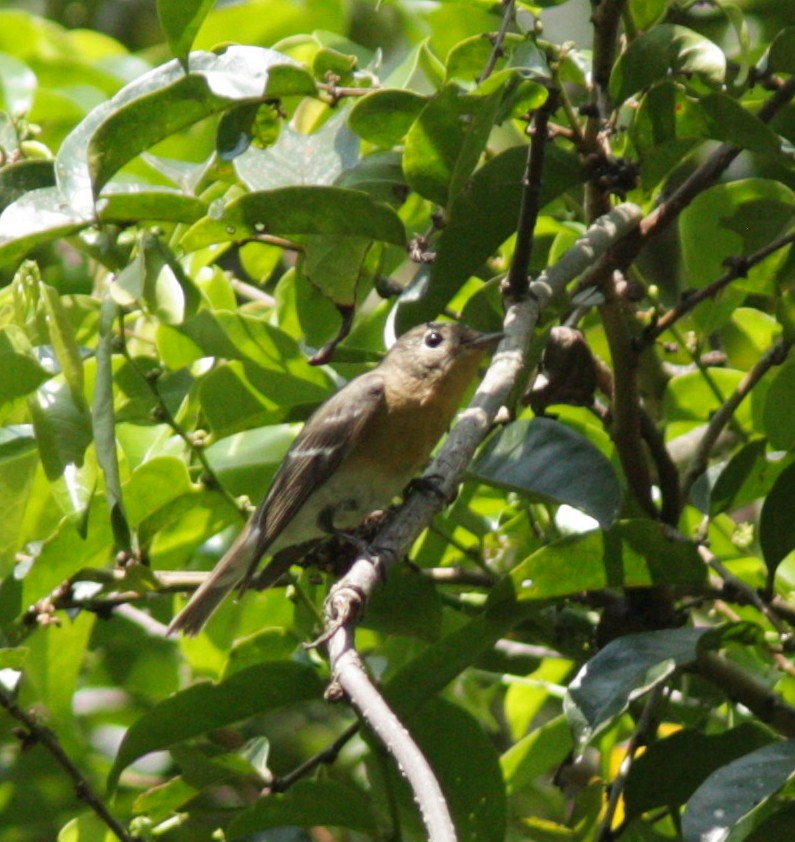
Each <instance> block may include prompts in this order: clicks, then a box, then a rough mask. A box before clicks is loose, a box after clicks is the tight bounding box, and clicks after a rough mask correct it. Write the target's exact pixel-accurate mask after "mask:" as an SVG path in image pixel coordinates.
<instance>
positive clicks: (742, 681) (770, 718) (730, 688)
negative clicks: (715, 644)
mask: <svg viewBox="0 0 795 842" xmlns="http://www.w3.org/2000/svg"><path fill="white" fill-rule="evenodd" d="M695 671H696V672H697V673H698V674H699V675H701V676H702V677H703V678H706V679H707V681H709V682H711V683H712V684H714V685H716V686H717V687H719V688H720V689H721V690H722V691H723V692H724V693H725V694H726V695H727V696H728V697H729V698H730V699H732V700H733V701H735V702H738V703H739V704H741V705H744V706H745V707H747V708H748V710H750V711H751V712H752V713H753V714H754V715H755V716H757V717H759V719H760V720H761V721H762V722H765V723H766V724H767V725H769V726H770V727H771V728H773V729H775V730H776V731H778V732H779V733H780V734H782V735H784V736H785V737H795V708H793V707H792V706H791V705H788V704H787V703H786V702H785V701H784V699H783V698H782V697H781V696H780V695H779V694H778V693H775V692H774V691H773V690H771V689H770V687H768V685H767V684H764V683H763V682H761V681H758V680H757V679H756V678H754V677H753V676H751V675H749V673H747V672H746V671H745V670H744V669H743V668H742V667H740V666H738V665H737V664H735V663H734V662H733V661H730V660H729V659H728V658H725V657H723V656H722V655H719V654H718V653H717V652H712V651H705V652H701V653H700V654H699V656H698V660H697V661H696V664H695Z"/></svg>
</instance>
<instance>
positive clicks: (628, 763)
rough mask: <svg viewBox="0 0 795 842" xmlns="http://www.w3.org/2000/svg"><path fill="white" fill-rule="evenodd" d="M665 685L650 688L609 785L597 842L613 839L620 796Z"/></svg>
mask: <svg viewBox="0 0 795 842" xmlns="http://www.w3.org/2000/svg"><path fill="white" fill-rule="evenodd" d="M665 689H666V688H665V685H664V684H658V685H656V686H655V687H652V689H651V691H650V692H649V695H648V697H647V698H646V701H645V703H644V706H643V712H642V713H641V715H640V718H639V719H638V723H637V725H636V726H635V730H634V731H633V733H632V736H631V737H630V739H629V742H628V743H627V750H626V752H625V754H624V759H623V760H622V761H621V766H620V768H619V770H618V774H617V775H616V777H615V780H613V781H612V783H611V784H610V798H609V800H608V802H607V808H606V810H605V812H604V814H603V816H602V821H601V824H600V826H599V832H598V833H597V835H596V840H597V842H610V840H612V839H613V838H614V837H613V821H614V819H615V815H616V811H617V810H618V805H619V804H620V803H621V796H622V795H623V794H624V787H625V786H626V783H627V778H628V777H629V772H630V770H631V769H632V764H633V763H634V761H635V757H636V756H637V753H638V751H639V750H640V749H641V748H642V747H643V746H645V745H647V744H648V742H649V738H650V736H651V732H652V729H653V727H654V725H655V722H656V720H657V715H658V713H659V709H660V704H661V703H662V701H663V699H664V698H665Z"/></svg>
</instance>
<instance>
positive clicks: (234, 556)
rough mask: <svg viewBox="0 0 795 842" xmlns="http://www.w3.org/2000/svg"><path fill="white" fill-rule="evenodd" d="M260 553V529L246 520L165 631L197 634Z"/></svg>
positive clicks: (247, 574)
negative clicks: (233, 539) (206, 576)
mask: <svg viewBox="0 0 795 842" xmlns="http://www.w3.org/2000/svg"><path fill="white" fill-rule="evenodd" d="M261 555H262V550H261V549H260V547H259V530H258V529H257V528H256V526H253V525H252V523H251V522H249V523H248V524H246V526H245V528H244V529H243V531H242V532H241V533H240V535H238V537H237V539H236V540H235V542H234V544H232V546H231V547H230V548H229V549H228V550H227V552H226V555H224V557H223V558H222V559H221V560H220V561H219V562H218V564H216V566H215V569H214V570H213V571H212V573H210V575H209V577H208V578H207V579H206V580H205V581H204V582H202V584H201V585H200V586H199V588H198V589H197V590H196V593H194V594H193V596H192V597H191V598H190V600H189V601H188V604H187V605H186V606H185V607H184V608H183V609H182V611H180V612H179V614H177V616H176V617H174V619H173V620H172V621H171V624H170V625H169V627H168V630H167V631H166V634H175V633H176V632H182V633H183V634H187V635H191V636H193V635H195V634H198V633H199V632H200V631H201V630H202V628H203V626H204V624H205V623H206V622H207V620H209V619H210V615H211V614H212V613H213V612H214V611H215V609H216V608H217V607H218V606H219V605H220V604H221V602H222V601H223V600H224V597H226V595H227V594H228V593H229V592H230V591H231V590H232V589H233V588H234V587H235V586H236V585H238V584H240V583H241V582H242V581H244V580H245V579H246V578H247V577H248V576H249V572H250V570H251V569H252V567H253V566H254V565H255V564H256V563H257V561H259V557H260V556H261Z"/></svg>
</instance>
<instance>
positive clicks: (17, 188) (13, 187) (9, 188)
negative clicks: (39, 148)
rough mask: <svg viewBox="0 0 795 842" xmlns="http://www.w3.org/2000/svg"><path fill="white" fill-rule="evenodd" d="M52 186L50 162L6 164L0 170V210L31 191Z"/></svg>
mask: <svg viewBox="0 0 795 842" xmlns="http://www.w3.org/2000/svg"><path fill="white" fill-rule="evenodd" d="M0 147H2V142H0ZM53 186H55V173H54V171H53V163H52V161H35V160H28V161H24V160H23V161H17V162H16V163H15V164H7V165H6V166H4V167H2V168H0V210H3V209H4V208H6V207H8V205H10V204H11V202H15V201H16V200H17V199H19V198H20V196H24V195H25V193H29V192H30V191H31V190H38V189H39V188H41V187H53Z"/></svg>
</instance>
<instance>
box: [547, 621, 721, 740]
mask: <svg viewBox="0 0 795 842" xmlns="http://www.w3.org/2000/svg"><path fill="white" fill-rule="evenodd" d="M704 631H705V630H704V629H665V630H663V631H653V632H642V633H640V634H629V635H626V636H624V637H621V638H618V639H617V640H613V641H611V642H610V643H608V644H607V646H605V647H604V649H601V650H600V651H599V652H598V653H597V654H596V655H594V657H593V658H591V660H590V661H588V663H587V664H586V665H585V666H584V667H583V668H582V669H581V670H580V671H579V672H578V673H577V675H576V677H575V678H574V680H573V681H572V682H571V684H570V685H569V689H568V692H567V695H566V699H565V701H564V710H565V712H566V716H567V717H568V718H569V722H570V723H571V726H572V728H573V729H574V733H575V736H576V739H577V743H578V745H579V746H580V748H583V747H584V746H585V745H587V744H588V743H589V742H590V741H591V739H592V738H593V737H594V736H595V735H596V734H597V733H598V732H599V731H600V730H601V729H602V728H604V727H605V726H607V725H609V724H610V723H611V722H613V721H614V720H615V719H616V718H617V717H619V716H620V715H621V714H622V713H623V712H624V711H625V710H626V708H627V705H628V704H629V703H630V702H631V701H632V700H633V699H637V698H638V697H640V696H642V695H644V694H645V693H648V691H649V690H651V689H652V688H653V687H656V686H657V685H659V684H661V683H663V682H665V681H667V680H668V678H670V676H671V675H672V674H673V673H674V672H675V671H676V670H677V669H678V668H679V667H682V666H686V665H687V664H690V663H692V662H693V661H695V660H696V656H697V650H698V641H699V638H700V637H701V635H702V634H703V633H704Z"/></svg>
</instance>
